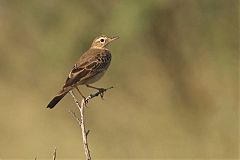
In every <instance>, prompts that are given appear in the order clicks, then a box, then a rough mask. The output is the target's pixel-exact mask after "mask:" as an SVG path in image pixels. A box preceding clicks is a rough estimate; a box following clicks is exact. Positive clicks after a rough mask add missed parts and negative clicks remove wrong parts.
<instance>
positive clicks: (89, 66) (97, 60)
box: [64, 52, 111, 88]
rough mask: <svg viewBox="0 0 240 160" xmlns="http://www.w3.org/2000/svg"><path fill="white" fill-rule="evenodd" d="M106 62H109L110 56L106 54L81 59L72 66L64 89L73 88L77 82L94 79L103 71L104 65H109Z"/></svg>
mask: <svg viewBox="0 0 240 160" xmlns="http://www.w3.org/2000/svg"><path fill="white" fill-rule="evenodd" d="M106 60H111V56H110V57H109V55H108V54H107V56H106V54H102V52H99V53H98V54H94V55H91V56H88V58H87V56H86V57H83V58H82V59H81V58H80V60H79V61H78V62H77V63H76V64H75V65H74V67H73V69H72V70H71V72H70V73H69V75H68V78H67V80H66V82H65V84H64V88H65V87H68V86H73V85H75V84H76V83H78V82H81V81H83V80H86V79H88V78H91V77H94V76H95V75H97V74H98V73H100V72H102V71H105V69H106V67H108V66H106V65H109V64H107V63H105V62H106Z"/></svg>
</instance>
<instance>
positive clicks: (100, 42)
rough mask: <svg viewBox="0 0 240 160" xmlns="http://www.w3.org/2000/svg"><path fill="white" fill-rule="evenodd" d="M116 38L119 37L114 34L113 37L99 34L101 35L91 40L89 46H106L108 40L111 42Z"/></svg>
mask: <svg viewBox="0 0 240 160" xmlns="http://www.w3.org/2000/svg"><path fill="white" fill-rule="evenodd" d="M118 38H119V37H118V36H115V37H111V38H110V37H108V36H105V35H101V36H99V37H97V38H95V39H94V40H93V42H92V46H91V48H100V49H102V48H106V46H107V45H108V44H109V43H110V42H112V41H114V40H116V39H118Z"/></svg>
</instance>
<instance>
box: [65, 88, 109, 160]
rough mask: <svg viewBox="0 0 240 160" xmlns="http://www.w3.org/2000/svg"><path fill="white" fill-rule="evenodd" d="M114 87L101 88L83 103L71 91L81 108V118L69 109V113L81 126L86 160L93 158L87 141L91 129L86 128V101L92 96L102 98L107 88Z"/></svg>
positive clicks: (90, 96)
mask: <svg viewBox="0 0 240 160" xmlns="http://www.w3.org/2000/svg"><path fill="white" fill-rule="evenodd" d="M112 88H113V87H109V88H107V89H101V90H99V91H98V92H96V93H94V94H90V95H89V96H88V97H87V98H86V99H82V100H81V104H79V102H78V100H77V98H76V96H75V95H74V93H73V91H70V94H71V96H72V97H73V100H74V102H75V103H76V105H77V107H78V109H79V112H80V118H78V117H77V115H76V114H75V113H74V112H73V111H71V110H69V113H71V114H72V116H73V117H74V118H75V119H76V121H77V122H78V124H79V126H80V127H81V130H82V139H83V148H84V153H85V156H86V160H91V155H90V150H89V147H88V141H87V136H88V134H89V132H90V130H86V128H85V120H84V109H85V107H86V103H88V102H89V100H91V99H92V98H94V97H97V96H99V95H100V96H101V98H103V95H104V92H106V91H107V90H109V89H112Z"/></svg>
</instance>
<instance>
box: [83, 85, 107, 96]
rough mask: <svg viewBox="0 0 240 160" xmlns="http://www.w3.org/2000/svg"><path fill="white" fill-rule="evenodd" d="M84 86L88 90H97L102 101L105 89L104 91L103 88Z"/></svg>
mask: <svg viewBox="0 0 240 160" xmlns="http://www.w3.org/2000/svg"><path fill="white" fill-rule="evenodd" d="M86 86H87V87H89V88H93V89H96V90H98V91H99V92H100V96H101V98H102V99H103V95H104V92H105V91H106V90H107V89H105V88H97V87H93V86H90V85H88V84H86Z"/></svg>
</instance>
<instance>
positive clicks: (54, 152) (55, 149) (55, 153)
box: [53, 147, 57, 160]
mask: <svg viewBox="0 0 240 160" xmlns="http://www.w3.org/2000/svg"><path fill="white" fill-rule="evenodd" d="M56 158H57V148H56V147H55V148H54V151H53V160H56Z"/></svg>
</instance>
